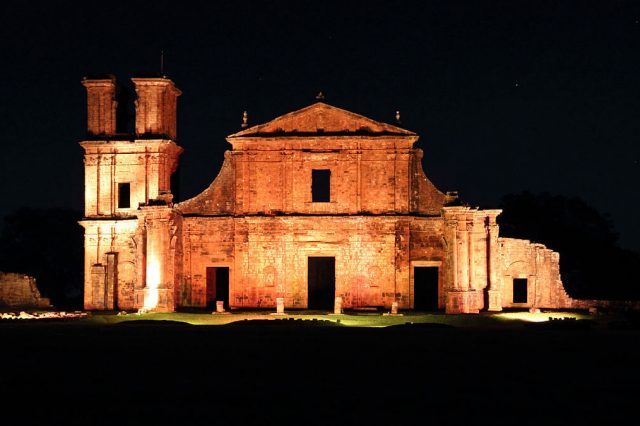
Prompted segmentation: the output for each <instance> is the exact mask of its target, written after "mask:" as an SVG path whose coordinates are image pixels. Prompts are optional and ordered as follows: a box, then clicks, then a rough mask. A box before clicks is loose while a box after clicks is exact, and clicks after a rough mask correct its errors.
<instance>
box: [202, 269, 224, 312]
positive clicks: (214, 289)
mask: <svg viewBox="0 0 640 426" xmlns="http://www.w3.org/2000/svg"><path fill="white" fill-rule="evenodd" d="M206 297H207V303H206V306H207V309H209V310H215V309H216V301H218V300H221V301H223V302H224V309H225V310H228V309H229V267H227V266H209V267H207V295H206Z"/></svg>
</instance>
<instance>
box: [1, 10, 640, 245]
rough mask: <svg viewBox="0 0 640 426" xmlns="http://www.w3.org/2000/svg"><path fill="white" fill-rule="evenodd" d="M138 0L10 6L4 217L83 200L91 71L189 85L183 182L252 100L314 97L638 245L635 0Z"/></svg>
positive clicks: (466, 190) (211, 156)
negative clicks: (582, 205)
mask: <svg viewBox="0 0 640 426" xmlns="http://www.w3.org/2000/svg"><path fill="white" fill-rule="evenodd" d="M201 3H202V2H195V3H189V2H175V1H171V2H165V1H155V2H140V3H133V4H132V3H131V2H127V3H126V5H125V4H124V3H123V4H119V3H115V4H110V3H100V4H99V7H98V6H96V5H97V4H96V3H85V5H84V6H77V5H75V6H59V5H56V4H53V3H51V2H48V3H43V4H38V3H37V2H28V3H27V2H25V4H20V5H7V4H6V3H3V4H2V6H0V16H1V17H0V20H1V25H0V48H1V49H0V55H2V56H1V60H0V63H1V64H2V66H0V75H1V77H2V78H0V93H1V95H2V97H1V98H0V99H1V100H0V117H1V118H0V143H1V144H2V156H0V199H1V200H2V202H1V203H0V215H2V216H4V215H6V214H8V213H10V212H11V211H14V210H15V209H17V208H18V207H21V206H32V207H52V206H57V207H73V208H78V209H80V208H81V206H82V196H83V193H82V185H83V178H82V167H83V166H82V150H81V148H80V147H79V145H78V142H79V141H80V140H81V139H82V138H83V136H84V132H85V117H86V112H85V102H86V101H85V93H84V88H83V87H82V86H81V84H80V80H81V78H82V77H83V76H84V75H90V74H96V73H113V74H115V75H116V76H117V77H118V78H119V80H121V81H122V82H125V83H126V82H127V80H128V79H129V78H130V77H131V76H132V75H133V74H137V73H143V72H151V71H158V70H159V56H160V55H159V52H160V50H164V52H165V68H164V73H165V74H166V75H167V76H168V77H170V78H172V79H173V80H174V81H175V82H176V84H177V86H178V87H179V88H180V89H182V91H183V96H182V97H181V98H180V99H179V104H178V108H179V116H178V120H179V121H178V139H179V140H178V142H179V144H180V145H181V146H183V147H184V148H185V153H184V154H183V155H182V159H181V171H180V173H181V183H182V185H181V192H182V194H181V195H182V198H185V197H190V196H193V195H196V194H197V193H198V192H200V191H201V190H203V189H204V188H205V187H206V186H207V185H208V184H209V183H210V182H211V180H213V178H214V177H215V176H216V174H217V172H218V169H219V167H220V164H221V162H222V152H223V151H224V150H225V149H227V148H228V144H227V143H226V142H225V140H224V137H225V136H226V135H228V134H230V133H233V132H235V131H237V130H239V125H240V122H241V117H242V111H243V110H245V109H246V110H248V111H249V121H250V124H257V123H259V122H264V121H267V120H270V119H271V118H274V117H276V116H278V115H280V114H283V113H286V112H289V111H292V110H295V109H298V108H301V107H303V106H306V105H308V104H310V103H312V102H314V95H315V94H316V93H317V92H318V91H320V90H322V91H323V92H324V93H325V94H326V96H327V98H326V101H327V102H328V103H330V104H333V105H336V106H339V107H342V108H346V109H349V110H352V111H354V112H357V113H360V114H363V115H366V116H369V117H371V118H373V119H377V120H381V121H392V120H393V116H394V113H395V111H396V110H400V111H401V114H402V121H403V127H406V128H408V129H410V130H413V131H415V132H417V133H418V134H420V136H421V139H420V141H419V143H418V146H419V147H421V148H423V149H424V151H425V160H424V166H425V170H426V173H427V175H428V176H429V177H430V178H431V179H432V180H433V182H434V183H435V184H436V185H437V186H438V187H439V188H440V189H441V190H443V191H449V190H458V191H459V192H460V194H461V195H462V197H463V198H464V199H465V200H466V201H468V202H469V203H470V204H472V205H479V206H482V207H495V206H496V205H497V204H498V201H499V198H500V196H502V195H504V194H506V193H510V192H519V191H522V190H529V191H532V192H542V191H548V192H551V193H553V194H560V195H565V196H570V197H572V196H578V197H581V198H583V199H584V200H585V201H586V202H588V203H589V204H591V205H593V206H594V207H596V208H597V209H598V210H600V211H601V212H609V213H611V215H612V218H613V221H614V223H615V225H616V228H617V230H618V231H619V232H620V234H621V243H622V244H623V245H624V246H626V247H629V248H633V249H636V250H640V227H639V226H638V220H637V219H636V217H637V215H638V213H637V212H638V208H639V207H640V206H639V201H638V200H639V199H640V189H638V182H639V181H640V179H639V177H640V176H639V174H640V165H639V163H638V161H639V159H640V145H639V143H638V137H639V135H640V114H639V113H640V101H639V99H640V2H637V1H615V0H614V1H594V2H591V1H541V0H538V1H517V0H508V1H498V0H492V1H483V2H480V1H452V0H446V1H423V2H415V3H414V2H409V3H404V4H396V3H398V2H389V1H386V2H378V1H361V2H352V1H340V2H303V1H296V2H266V1H265V2H260V4H254V3H252V2H248V1H245V2H240V1H234V2H226V3H222V2H211V4H210V5H204V4H201Z"/></svg>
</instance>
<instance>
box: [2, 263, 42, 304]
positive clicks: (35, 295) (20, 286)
mask: <svg viewBox="0 0 640 426" xmlns="http://www.w3.org/2000/svg"><path fill="white" fill-rule="evenodd" d="M0 307H29V308H50V307H51V303H50V301H49V299H48V298H46V297H42V296H41V295H40V291H39V290H38V287H37V286H36V279H35V278H33V277H30V276H28V275H24V274H16V273H11V272H0Z"/></svg>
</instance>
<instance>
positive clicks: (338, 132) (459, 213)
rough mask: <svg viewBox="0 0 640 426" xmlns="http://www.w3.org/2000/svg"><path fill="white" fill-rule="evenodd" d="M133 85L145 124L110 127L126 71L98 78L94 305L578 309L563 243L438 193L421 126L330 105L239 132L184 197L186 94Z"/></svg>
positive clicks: (89, 304)
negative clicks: (514, 231)
mask: <svg viewBox="0 0 640 426" xmlns="http://www.w3.org/2000/svg"><path fill="white" fill-rule="evenodd" d="M133 81H134V85H135V88H136V93H137V96H138V98H137V100H136V103H135V105H136V117H135V126H132V128H135V133H134V134H132V135H118V134H115V133H114V130H113V129H114V128H115V127H114V125H111V124H110V123H112V120H113V117H112V115H113V113H112V111H113V108H115V106H114V104H113V103H112V102H111V100H110V99H112V98H111V96H112V95H111V94H112V93H113V91H114V90H115V89H114V87H115V86H114V85H115V81H114V80H95V81H94V80H84V81H83V84H84V85H85V87H87V93H88V105H89V122H88V136H89V137H88V138H87V140H85V141H82V142H81V146H82V148H83V149H84V153H85V218H84V219H83V220H82V221H81V223H82V225H83V226H84V228H85V308H86V309H114V310H115V309H118V310H121V309H127V310H130V309H143V310H145V311H149V310H151V311H172V310H174V309H176V308H177V307H180V306H184V307H201V308H207V309H211V310H214V309H215V307H216V305H217V302H223V303H224V304H225V305H226V306H229V307H230V308H231V309H234V308H269V309H275V308H276V305H277V301H278V300H282V301H283V302H284V306H285V308H287V309H290V308H294V309H305V308H308V307H312V306H313V307H316V308H318V309H322V310H326V311H327V312H331V311H333V310H334V308H335V306H334V304H335V300H336V298H339V300H341V304H342V307H343V308H345V309H356V308H371V307H377V308H385V309H386V310H389V309H391V308H392V307H397V308H399V309H414V308H420V309H430V310H432V309H439V310H444V311H446V312H448V313H478V312H480V311H482V310H490V311H499V310H501V309H503V308H505V307H522V308H525V307H526V308H530V307H533V308H538V307H546V308H561V307H569V306H570V305H571V303H572V301H571V299H570V298H569V297H568V296H567V295H566V293H565V292H564V289H563V287H562V282H561V281H560V274H559V266H558V259H559V258H558V254H557V253H554V252H552V251H551V250H548V249H546V248H545V247H544V246H542V245H540V244H535V243H531V242H529V241H524V240H513V239H506V238H500V236H499V229H498V225H497V222H496V217H497V216H498V215H499V214H500V211H499V210H479V209H474V208H470V207H467V206H463V205H461V203H460V202H459V200H457V197H456V196H454V195H445V193H443V192H441V191H440V190H438V189H437V188H436V187H435V186H434V185H433V183H431V181H430V180H429V179H428V178H427V176H426V175H425V173H424V171H423V168H422V162H421V160H422V156H423V152H422V151H421V150H419V149H416V148H414V144H415V142H416V141H417V140H418V135H416V134H415V133H413V132H411V131H409V130H406V129H402V128H400V127H397V126H395V125H392V124H388V123H382V122H378V121H375V120H372V119H369V118H367V117H363V116H361V115H358V114H355V113H352V112H349V111H345V110H343V109H340V108H337V107H334V106H331V105H328V104H326V103H323V102H316V103H314V104H312V105H310V106H308V107H306V108H302V109H300V110H297V111H294V112H291V113H289V114H286V115H283V116H281V117H277V118H275V119H274V120H272V121H270V122H268V123H264V124H259V125H256V126H253V127H249V128H244V129H243V130H242V131H240V132H238V133H235V134H232V135H230V136H228V137H227V138H226V140H227V142H228V143H229V145H230V149H229V150H228V151H227V152H226V153H225V158H224V163H223V165H222V168H221V170H220V172H219V174H218V176H217V177H216V179H215V180H214V181H213V182H212V183H211V184H210V185H209V187H208V188H206V189H204V191H203V192H202V193H200V194H199V195H197V196H196V197H194V198H192V199H190V200H186V201H183V202H180V203H174V202H173V196H172V194H171V187H170V182H171V174H172V173H173V172H174V171H175V170H176V168H177V165H178V157H179V155H180V153H181V152H182V148H180V147H179V146H178V145H177V143H176V141H175V139H176V107H177V97H178V96H179V95H180V91H179V90H178V89H177V88H176V87H175V85H174V83H173V82H172V81H171V80H169V79H166V78H164V77H163V78H144V79H139V78H135V79H133ZM316 308H314V309H316Z"/></svg>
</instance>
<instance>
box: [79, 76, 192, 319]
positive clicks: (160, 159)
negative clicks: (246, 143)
mask: <svg viewBox="0 0 640 426" xmlns="http://www.w3.org/2000/svg"><path fill="white" fill-rule="evenodd" d="M132 81H133V85H134V88H135V92H136V95H137V99H136V100H135V114H136V117H135V127H133V126H132V127H131V128H135V130H134V132H133V134H129V133H118V132H117V129H118V126H117V125H116V116H117V115H118V114H117V113H118V112H119V109H120V108H127V105H125V104H123V105H119V104H118V101H117V94H118V87H117V84H116V80H115V78H114V77H111V76H109V77H107V78H84V79H83V80H82V84H83V86H84V87H85V88H86V90H87V137H86V139H85V140H83V141H81V142H80V146H82V148H83V150H84V172H85V179H84V185H85V202H84V219H83V220H82V221H81V225H82V226H83V227H84V228H85V299H84V307H85V309H108V310H111V309H131V308H135V307H136V306H135V305H136V303H135V300H134V299H135V298H134V291H133V289H134V288H138V287H144V281H145V274H144V273H143V272H141V270H143V269H145V266H144V265H138V264H137V263H139V262H140V259H139V256H138V257H137V256H136V246H137V245H138V244H144V242H142V241H137V240H135V238H136V235H137V234H136V230H137V227H138V218H139V217H140V216H141V210H140V207H141V206H147V205H149V204H162V205H169V206H170V205H171V204H172V202H173V194H172V193H171V175H172V174H173V173H174V172H175V171H176V169H177V167H178V157H179V156H180V154H181V153H182V148H181V147H180V146H178V144H177V143H176V136H177V134H176V107H177V98H178V96H179V95H180V94H181V92H180V90H178V89H177V88H176V87H175V84H174V83H173V81H171V80H170V79H168V78H165V77H157V78H133V79H132ZM138 234H139V232H138Z"/></svg>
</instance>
